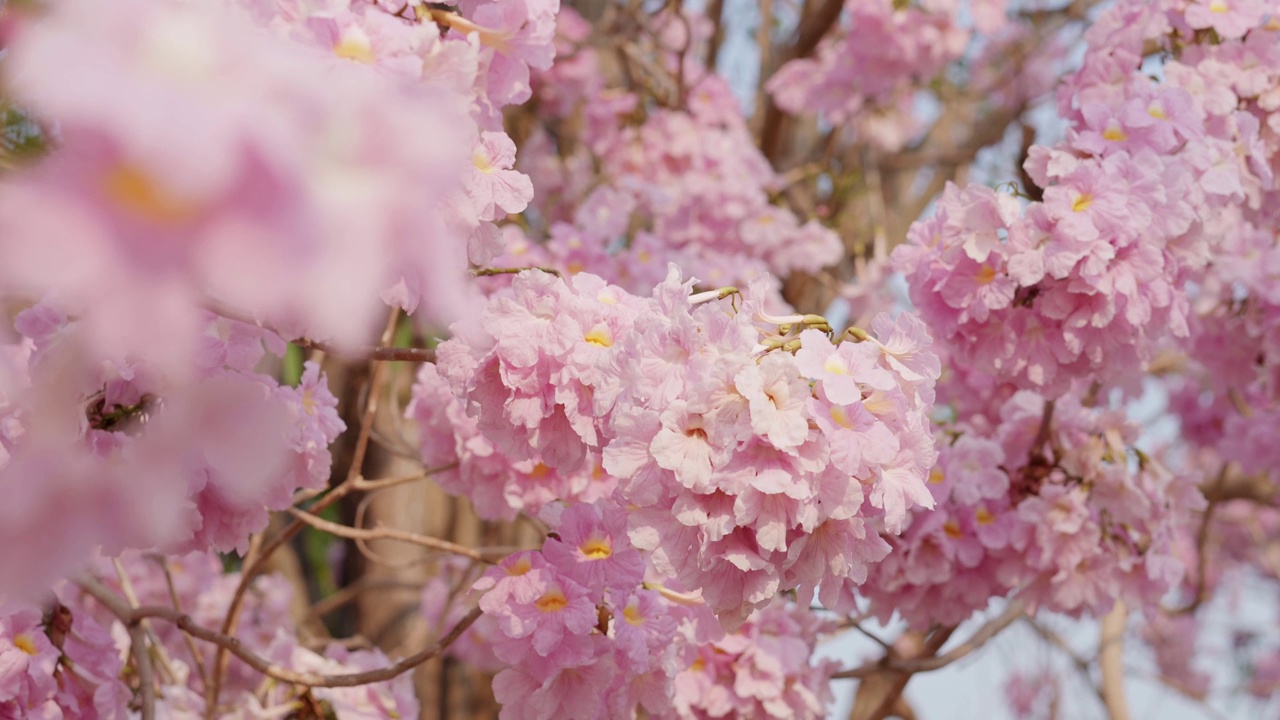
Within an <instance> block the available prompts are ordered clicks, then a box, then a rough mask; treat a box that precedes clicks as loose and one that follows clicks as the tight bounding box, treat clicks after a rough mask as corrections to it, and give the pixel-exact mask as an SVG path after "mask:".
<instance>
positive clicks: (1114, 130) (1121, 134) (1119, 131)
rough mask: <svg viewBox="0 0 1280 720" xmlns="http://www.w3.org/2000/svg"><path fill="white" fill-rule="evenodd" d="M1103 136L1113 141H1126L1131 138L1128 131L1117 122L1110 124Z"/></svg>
mask: <svg viewBox="0 0 1280 720" xmlns="http://www.w3.org/2000/svg"><path fill="white" fill-rule="evenodd" d="M1102 137H1103V138H1104V139H1106V140H1110V141H1111V142H1124V141H1125V140H1128V139H1129V135H1128V133H1126V132H1125V131H1124V129H1123V128H1121V127H1120V126H1119V125H1118V124H1116V123H1110V124H1108V125H1107V129H1106V130H1105V131H1104V132H1103V133H1102Z"/></svg>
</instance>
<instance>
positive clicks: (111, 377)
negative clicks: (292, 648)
mask: <svg viewBox="0 0 1280 720" xmlns="http://www.w3.org/2000/svg"><path fill="white" fill-rule="evenodd" d="M203 322H204V329H205V332H204V334H203V335H202V337H201V339H200V349H199V352H198V353H197V355H196V356H195V358H194V363H195V368H194V369H193V370H192V374H191V375H187V376H183V375H178V376H177V377H174V375H172V374H169V373H166V372H164V371H163V370H162V369H161V368H160V367H158V366H157V365H156V364H155V363H153V362H151V361H149V360H147V359H145V358H140V357H138V356H136V355H133V354H130V353H124V352H121V353H119V354H114V355H110V356H104V355H98V358H99V361H98V364H97V366H96V367H84V366H82V365H81V363H82V362H83V358H84V357H85V355H87V354H88V353H87V351H86V346H88V345H91V343H92V339H90V338H88V337H87V336H88V335H90V334H91V333H92V332H93V330H92V327H91V326H90V327H86V326H85V324H84V323H83V322H82V321H81V320H80V319H78V318H74V317H68V314H67V313H65V312H63V311H62V310H60V309H59V308H58V307H57V306H56V305H54V304H53V303H41V304H39V305H36V306H34V307H32V308H29V309H27V310H24V311H23V312H21V313H20V314H19V315H18V318H17V328H18V329H19V331H21V333H22V334H23V337H24V344H23V346H22V347H24V348H26V354H27V355H28V356H29V357H28V358H27V368H26V372H25V373H24V375H25V376H26V377H25V379H26V380H27V382H25V383H23V384H21V385H15V386H14V387H13V388H12V390H11V391H10V392H11V394H10V395H9V397H6V398H5V399H4V400H5V402H4V405H3V406H0V418H2V420H0V422H2V423H3V426H4V427H5V433H4V436H5V440H4V442H3V445H2V447H3V455H2V456H0V461H2V463H0V484H3V486H4V487H5V488H6V492H7V493H8V494H9V497H10V502H9V503H7V504H6V508H5V510H4V515H5V518H6V523H5V530H4V531H3V532H4V537H5V542H6V543H7V547H8V548H10V552H6V553H4V554H3V556H2V558H3V559H2V561H0V568H2V569H0V583H3V585H4V587H5V589H6V590H7V591H8V592H16V593H19V594H25V593H28V592H32V591H36V590H39V589H42V588H44V587H47V586H48V584H49V583H50V582H52V581H53V580H54V579H55V578H56V577H57V576H58V574H60V573H61V572H64V571H66V570H68V569H69V566H70V565H71V564H73V563H74V562H76V561H77V560H78V559H80V558H82V557H84V556H85V555H86V554H87V553H88V551H89V550H90V549H92V548H93V547H94V546H97V545H102V546H104V547H105V548H106V550H107V551H108V552H118V551H119V550H122V549H124V548H128V547H159V548H162V549H165V550H183V549H190V550H220V551H229V550H232V549H236V548H239V549H241V550H243V549H245V547H246V544H247V542H248V538H249V536H250V535H251V534H252V533H254V532H258V531H260V530H262V529H264V528H266V526H267V519H268V512H267V511H268V509H276V510H278V509H283V508H285V507H288V506H289V505H290V504H291V503H292V499H293V493H294V491H295V490H297V489H298V488H318V487H322V486H323V485H324V483H326V482H327V481H328V478H329V466H330V455H329V444H330V443H331V442H333V440H334V439H335V438H337V436H338V434H339V433H341V432H342V430H343V429H344V425H343V423H342V421H341V420H340V419H339V418H338V415H337V411H336V406H337V400H336V399H335V398H334V397H333V395H332V394H331V393H330V392H329V390H328V388H327V387H326V384H325V378H324V376H323V375H322V374H321V373H320V370H319V367H318V366H317V365H315V364H314V363H308V364H307V365H306V367H305V370H304V372H303V373H302V376H301V378H300V381H299V383H298V385H297V387H290V386H288V385H281V384H280V383H279V382H278V381H276V380H275V379H274V378H272V377H271V376H269V375H265V374H262V373H260V372H257V371H256V370H255V368H256V366H257V365H258V363H259V361H260V360H262V358H263V357H264V356H265V355H266V353H267V350H268V349H269V350H271V352H273V353H279V354H282V353H283V352H284V341H283V340H281V339H280V338H279V337H278V336H276V335H275V334H274V333H271V332H268V331H265V330H263V329H261V328H258V327H256V326H252V325H247V324H245V323H241V322H237V321H234V320H228V319H226V318H222V317H218V316H214V315H212V314H208V313H206V314H205V316H204V318H203ZM50 408H60V409H62V411H61V412H60V413H54V412H50ZM32 478H41V481H40V482H32ZM86 478H91V480H87V479H86ZM54 518H58V520H56V521H55V519H54ZM68 522H70V523H71V526H73V527H75V528H76V531H75V532H67V531H66V527H64V526H63V524H64V523H68ZM31 547H38V548H39V552H27V551H23V550H22V549H24V548H31Z"/></svg>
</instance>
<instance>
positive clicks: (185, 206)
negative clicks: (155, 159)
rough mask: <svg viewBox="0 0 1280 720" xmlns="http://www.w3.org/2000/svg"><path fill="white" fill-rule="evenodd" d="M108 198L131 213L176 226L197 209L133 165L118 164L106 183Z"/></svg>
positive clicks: (104, 181) (105, 179) (108, 175)
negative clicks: (168, 191)
mask: <svg viewBox="0 0 1280 720" xmlns="http://www.w3.org/2000/svg"><path fill="white" fill-rule="evenodd" d="M103 185H104V187H105V190H106V193H107V197H109V198H110V199H111V200H113V201H115V202H116V204H118V205H119V206H120V207H122V208H124V209H125V210H127V211H129V212H130V213H132V214H134V215H137V216H140V217H143V218H145V219H147V220H152V221H155V222H162V223H176V222H181V221H182V220H185V219H186V218H187V217H189V216H190V215H191V214H192V211H193V210H194V208H193V207H192V206H191V205H190V204H189V203H186V202H184V201H182V200H181V199H179V198H177V197H174V196H173V195H170V194H168V193H166V192H165V189H164V188H162V187H160V186H159V185H157V184H156V183H155V182H154V181H153V180H152V179H151V177H150V176H148V175H147V174H146V173H145V172H143V171H142V170H139V169H138V168H136V167H133V166H130V165H118V166H116V167H115V168H113V169H112V170H111V171H110V172H108V173H107V176H106V178H104V180H103Z"/></svg>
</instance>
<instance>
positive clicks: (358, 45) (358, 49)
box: [333, 32, 374, 65]
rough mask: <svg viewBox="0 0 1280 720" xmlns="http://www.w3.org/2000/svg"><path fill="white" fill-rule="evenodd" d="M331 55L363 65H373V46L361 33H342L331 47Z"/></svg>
mask: <svg viewBox="0 0 1280 720" xmlns="http://www.w3.org/2000/svg"><path fill="white" fill-rule="evenodd" d="M333 54H334V55H337V56H338V57H340V58H342V59H344V60H354V61H356V62H358V63H364V64H365V65H371V64H373V60H374V54H373V46H372V45H370V44H369V38H367V37H365V36H364V33H361V32H348V33H344V34H343V36H342V39H341V40H339V41H338V44H337V45H334V46H333Z"/></svg>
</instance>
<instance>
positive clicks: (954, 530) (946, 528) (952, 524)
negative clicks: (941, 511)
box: [942, 520, 964, 540]
mask: <svg viewBox="0 0 1280 720" xmlns="http://www.w3.org/2000/svg"><path fill="white" fill-rule="evenodd" d="M942 531H943V532H945V533H946V534H947V537H949V538H951V539H952V540H959V539H960V537H961V536H962V535H964V533H963V532H961V531H960V523H958V522H956V521H955V520H948V521H947V523H946V524H945V525H943V526H942Z"/></svg>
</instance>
